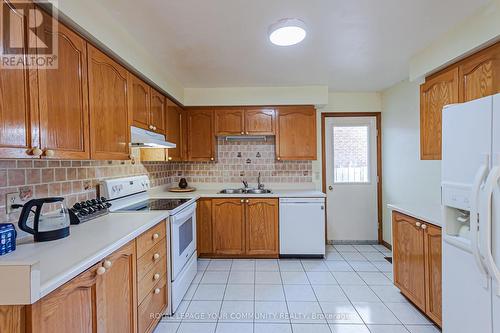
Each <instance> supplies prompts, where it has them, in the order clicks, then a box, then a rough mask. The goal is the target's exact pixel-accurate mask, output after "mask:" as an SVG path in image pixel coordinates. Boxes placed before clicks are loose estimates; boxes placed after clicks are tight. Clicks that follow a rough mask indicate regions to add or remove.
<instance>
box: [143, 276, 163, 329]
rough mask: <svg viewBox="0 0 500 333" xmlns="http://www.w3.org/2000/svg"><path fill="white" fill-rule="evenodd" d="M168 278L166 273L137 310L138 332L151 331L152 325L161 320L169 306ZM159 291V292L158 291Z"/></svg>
mask: <svg viewBox="0 0 500 333" xmlns="http://www.w3.org/2000/svg"><path fill="white" fill-rule="evenodd" d="M166 286H167V278H166V275H164V276H163V278H162V279H161V280H160V281H159V282H158V283H157V284H156V286H155V287H154V288H153V289H151V291H150V292H149V293H148V294H147V295H146V297H145V298H144V300H143V301H142V303H141V305H139V309H138V311H137V321H138V326H139V332H138V333H144V332H149V331H151V329H152V327H151V326H152V325H153V324H154V323H155V322H157V321H159V320H160V318H161V316H162V315H163V313H162V311H164V309H165V307H166V306H167V288H166ZM158 291H159V292H158ZM156 292H158V293H156Z"/></svg>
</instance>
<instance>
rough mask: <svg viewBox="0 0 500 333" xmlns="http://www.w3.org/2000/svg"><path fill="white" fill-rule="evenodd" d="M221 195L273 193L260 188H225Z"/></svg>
mask: <svg viewBox="0 0 500 333" xmlns="http://www.w3.org/2000/svg"><path fill="white" fill-rule="evenodd" d="M219 193H220V194H269V193H273V192H272V191H271V190H268V189H259V188H225V189H223V190H222V191H220V192H219Z"/></svg>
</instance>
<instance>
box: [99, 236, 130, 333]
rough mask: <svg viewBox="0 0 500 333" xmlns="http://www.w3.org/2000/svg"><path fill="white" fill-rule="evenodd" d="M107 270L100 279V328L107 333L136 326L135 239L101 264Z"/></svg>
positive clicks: (125, 330) (122, 332) (119, 332)
mask: <svg viewBox="0 0 500 333" xmlns="http://www.w3.org/2000/svg"><path fill="white" fill-rule="evenodd" d="M106 264H111V267H109V268H106V272H105V273H104V274H102V275H99V277H98V279H97V309H98V317H97V322H98V325H97V329H98V331H99V332H106V333H112V332H116V333H127V332H129V333H132V332H136V330H137V327H136V326H137V325H136V324H137V295H136V290H137V289H136V257H135V241H132V242H130V243H128V244H127V245H125V246H123V247H122V248H120V249H119V250H117V251H115V252H114V253H113V254H112V255H111V256H109V257H107V258H106V259H105V260H103V262H102V263H101V265H104V267H106Z"/></svg>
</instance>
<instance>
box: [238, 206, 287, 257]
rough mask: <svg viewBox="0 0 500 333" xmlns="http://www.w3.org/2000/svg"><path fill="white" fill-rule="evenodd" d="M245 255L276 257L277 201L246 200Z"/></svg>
mask: <svg viewBox="0 0 500 333" xmlns="http://www.w3.org/2000/svg"><path fill="white" fill-rule="evenodd" d="M245 202H246V209H245V224H246V243H245V244H246V254H247V255H265V256H277V255H278V251H279V250H278V244H279V243H278V237H279V235H278V200H277V199H247V200H245Z"/></svg>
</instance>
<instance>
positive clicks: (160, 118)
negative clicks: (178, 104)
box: [150, 89, 167, 134]
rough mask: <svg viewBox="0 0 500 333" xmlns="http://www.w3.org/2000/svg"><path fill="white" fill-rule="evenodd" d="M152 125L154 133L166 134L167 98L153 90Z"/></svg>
mask: <svg viewBox="0 0 500 333" xmlns="http://www.w3.org/2000/svg"><path fill="white" fill-rule="evenodd" d="M150 105H151V125H152V126H153V131H155V132H157V133H160V134H165V131H166V118H167V103H166V101H165V96H163V95H162V94H161V93H159V92H158V91H156V90H154V89H151V103H150Z"/></svg>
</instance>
